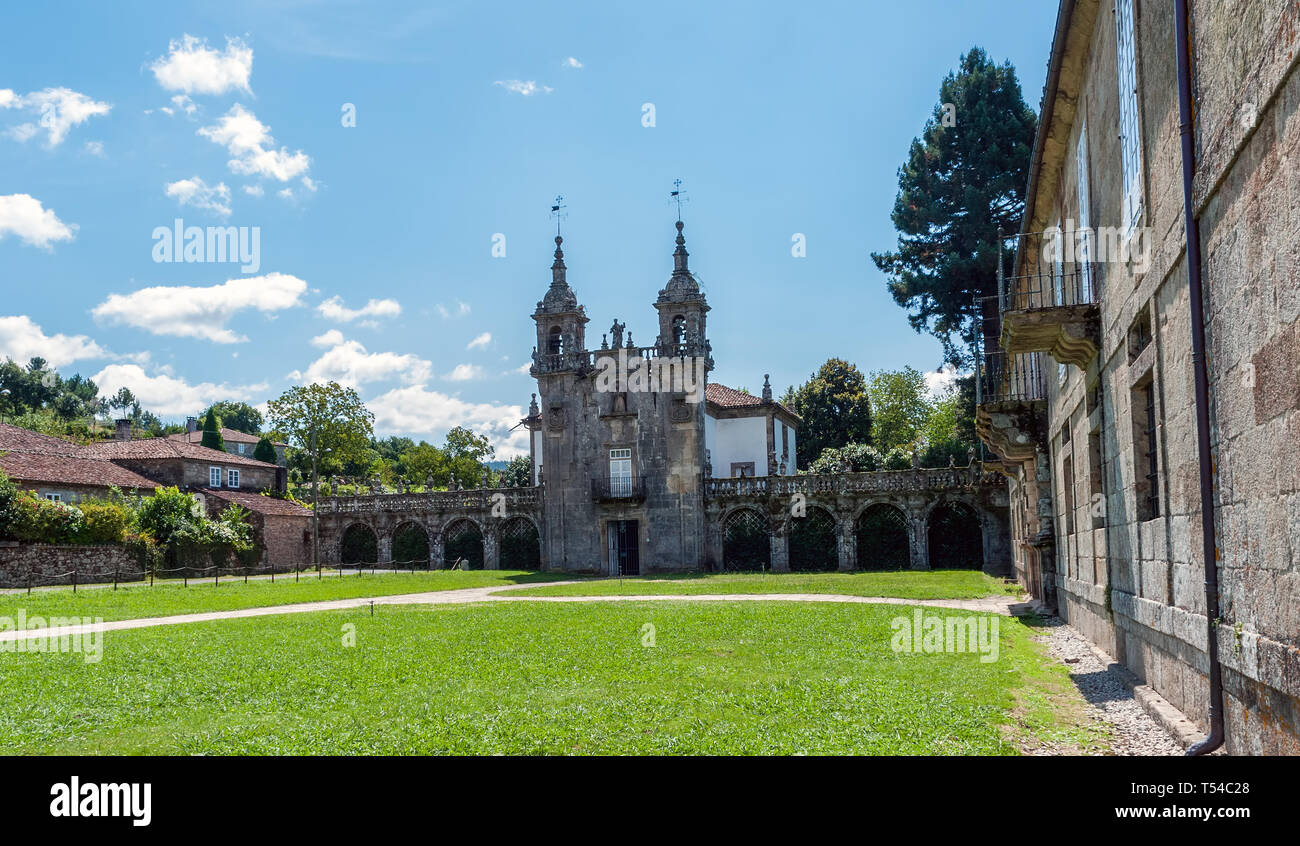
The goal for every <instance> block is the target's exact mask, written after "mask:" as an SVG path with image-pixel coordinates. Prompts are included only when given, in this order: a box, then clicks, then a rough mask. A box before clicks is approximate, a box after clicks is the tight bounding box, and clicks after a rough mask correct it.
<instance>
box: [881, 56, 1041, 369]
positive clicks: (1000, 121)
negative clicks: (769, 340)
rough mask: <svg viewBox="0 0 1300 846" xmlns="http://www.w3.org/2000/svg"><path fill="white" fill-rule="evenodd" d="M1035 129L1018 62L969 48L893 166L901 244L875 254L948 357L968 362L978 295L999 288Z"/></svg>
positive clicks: (915, 318)
mask: <svg viewBox="0 0 1300 846" xmlns="http://www.w3.org/2000/svg"><path fill="white" fill-rule="evenodd" d="M944 104H951V107H952V109H951V111H948V110H945V107H944ZM945 114H947V115H948V116H949V117H950V118H951V120H949V121H945ZM945 122H947V123H950V124H951V125H948V126H945V125H944V124H945ZM1037 125H1038V120H1037V118H1036V117H1035V115H1034V113H1033V111H1032V110H1031V109H1030V108H1029V107H1028V106H1026V105H1025V102H1024V99H1023V98H1022V97H1021V93H1020V83H1019V81H1018V80H1017V78H1016V71H1015V68H1014V67H1012V65H1011V63H1010V62H1005V63H1003V64H1001V65H997V64H994V62H993V61H992V60H991V59H990V58H989V57H988V55H987V54H986V53H985V52H984V51H983V50H982V49H980V48H978V47H975V48H973V49H971V51H970V52H968V53H967V54H966V55H965V56H963V57H962V59H961V62H960V65H959V67H958V69H957V71H956V73H949V74H948V76H947V77H946V78H945V79H944V81H943V83H942V85H940V87H939V102H938V104H937V105H936V106H935V109H934V112H933V114H932V116H931V117H930V119H929V120H928V121H926V124H925V129H924V131H923V133H922V135H921V137H920V138H916V139H914V140H913V141H912V146H911V149H910V150H909V151H908V156H907V161H906V162H904V164H903V166H902V167H901V168H899V171H898V197H897V199H896V200H895V202H894V210H893V213H892V215H891V219H892V220H893V222H894V227H895V228H896V229H897V230H898V248H897V250H896V251H894V252H887V253H872V256H871V257H872V259H873V260H874V261H875V263H876V266H877V267H878V268H879V269H880V270H881V271H882V272H883V273H885V274H886V275H887V276H888V277H889V279H888V286H889V292H890V294H891V295H893V297H894V301H895V302H897V303H898V304H899V305H900V306H902V307H903V308H905V309H907V310H908V321H909V322H910V323H911V324H912V328H914V329H915V330H916V331H917V332H928V333H930V334H931V335H934V336H935V337H936V338H938V339H939V340H940V341H941V342H942V343H943V345H944V354H945V356H946V357H947V359H948V360H949V361H952V362H954V363H960V362H962V361H963V360H967V359H969V354H968V352H967V350H968V349H969V348H970V347H971V345H972V343H973V341H974V339H975V337H976V336H977V334H978V333H979V331H980V326H979V320H977V319H975V318H976V309H975V305H974V300H975V298H976V297H978V296H992V295H994V294H996V293H997V288H996V282H997V244H998V233H999V232H1001V233H1003V235H1004V236H1006V237H1009V236H1011V235H1013V234H1015V233H1016V232H1017V230H1018V229H1019V226H1020V218H1021V215H1022V214H1023V212H1024V205H1025V189H1026V185H1027V182H1028V176H1029V164H1030V158H1031V154H1032V147H1033V143H1034V133H1035V132H1036V130H1037Z"/></svg>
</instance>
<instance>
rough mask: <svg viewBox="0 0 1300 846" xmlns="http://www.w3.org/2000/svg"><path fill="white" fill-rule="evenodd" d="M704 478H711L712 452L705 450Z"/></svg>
mask: <svg viewBox="0 0 1300 846" xmlns="http://www.w3.org/2000/svg"><path fill="white" fill-rule="evenodd" d="M704 478H706V479H712V478H713V452H712V451H711V450H707V449H706V450H705V451H704Z"/></svg>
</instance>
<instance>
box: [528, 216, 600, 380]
mask: <svg viewBox="0 0 1300 846" xmlns="http://www.w3.org/2000/svg"><path fill="white" fill-rule="evenodd" d="M563 243H564V239H563V238H562V237H560V236H559V235H556V236H555V262H554V263H553V264H551V287H550V288H548V289H547V291H546V295H545V296H543V297H542V299H541V300H540V301H539V302H538V303H537V310H536V311H535V312H533V321H534V322H536V324H537V346H536V347H534V348H533V368H532V375H533V376H540V375H542V374H545V373H556V372H561V371H564V370H569V369H571V368H573V367H575V366H577V362H578V360H579V358H580V357H579V355H578V353H581V352H582V351H583V350H585V349H586V348H587V347H586V340H587V339H586V334H587V331H586V326H587V322H588V320H589V318H588V317H587V313H586V311H585V310H584V309H583V307H582V306H581V305H579V304H578V297H577V295H576V294H574V293H573V289H572V288H570V287H569V283H568V280H567V279H566V278H565V272H566V268H565V266H564V250H563V249H561V245H562V244H563Z"/></svg>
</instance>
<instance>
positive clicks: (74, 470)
mask: <svg viewBox="0 0 1300 846" xmlns="http://www.w3.org/2000/svg"><path fill="white" fill-rule="evenodd" d="M0 470H4V472H5V475H7V476H8V477H9V478H11V479H14V480H15V481H17V482H20V483H23V482H26V483H45V484H63V485H76V486H79V487H96V488H108V487H113V486H115V487H119V488H122V489H123V490H130V489H133V488H139V489H141V490H146V491H151V490H153V489H154V488H156V487H158V483H157V482H155V481H153V480H152V479H146V478H145V477H144V476H141V475H140V474H139V473H133V472H131V471H130V470H127V469H126V468H125V467H118V466H117V465H116V464H114V463H113V462H111V461H99V460H96V459H93V458H77V457H74V456H70V455H54V454H52V453H47V452H16V451H15V452H8V453H5V454H4V455H0Z"/></svg>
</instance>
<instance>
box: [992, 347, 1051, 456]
mask: <svg viewBox="0 0 1300 846" xmlns="http://www.w3.org/2000/svg"><path fill="white" fill-rule="evenodd" d="M1046 422H1047V380H1046V379H1045V378H1044V374H1043V356H1042V354H1041V353H1036V352H1034V353H1020V354H1017V355H1012V354H1009V353H1005V352H1001V351H997V352H991V353H985V354H984V355H982V356H981V357H980V362H979V365H978V366H977V367H976V369H975V433H976V434H977V435H979V438H980V440H982V441H983V442H984V443H985V444H987V445H988V447H989V449H991V450H992V451H993V452H994V454H996V455H997V456H999V457H1000V458H1002V459H1005V460H1008V461H1027V460H1029V459H1032V458H1033V457H1034V453H1035V450H1036V449H1037V447H1038V445H1039V444H1040V443H1041V440H1042V438H1043V434H1044V432H1045V431H1046Z"/></svg>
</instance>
